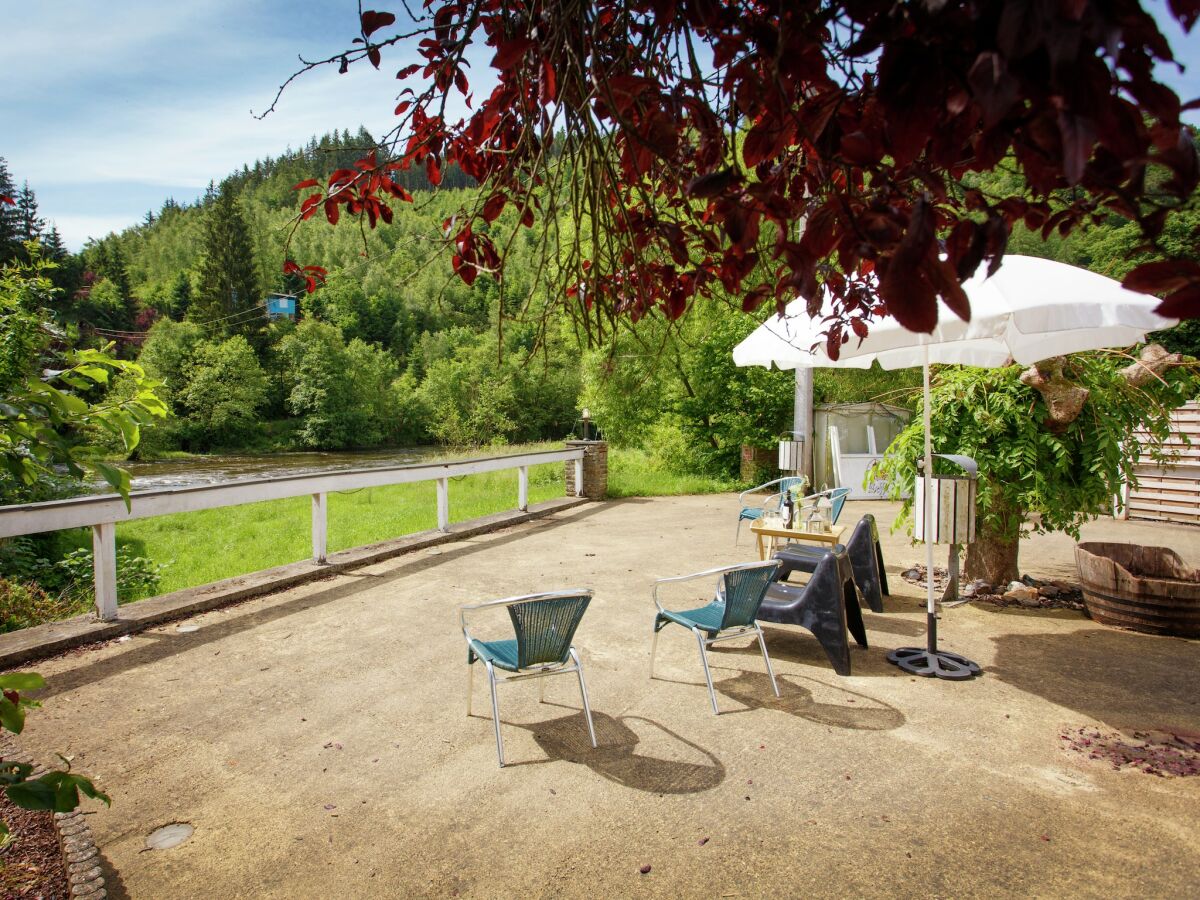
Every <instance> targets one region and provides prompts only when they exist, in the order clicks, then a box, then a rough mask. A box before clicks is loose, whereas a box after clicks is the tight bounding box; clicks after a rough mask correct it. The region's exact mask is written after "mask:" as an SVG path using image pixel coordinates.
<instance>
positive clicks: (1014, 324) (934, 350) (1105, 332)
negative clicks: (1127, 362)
mask: <svg viewBox="0 0 1200 900" xmlns="http://www.w3.org/2000/svg"><path fill="white" fill-rule="evenodd" d="M963 290H964V291H965V292H966V294H967V298H968V299H969V300H970V302H971V321H969V322H964V321H962V320H961V319H960V318H958V316H956V315H955V314H954V313H952V312H951V311H950V310H949V308H948V307H946V305H945V304H942V303H939V304H938V309H939V317H938V324H937V327H936V328H935V329H934V331H933V333H932V334H916V333H914V332H911V331H906V330H905V329H904V328H902V327H901V326H900V324H899V323H898V322H896V320H895V319H890V318H889V319H883V320H880V321H878V322H873V323H871V332H870V334H868V335H867V337H866V338H864V339H863V340H862V341H861V342H859V341H857V340H856V339H855V338H854V337H853V336H851V338H850V341H849V342H848V343H846V344H843V345H842V352H841V355H840V357H839V358H838V360H837V361H836V362H834V361H833V360H831V359H830V358H829V356H828V355H827V354H826V353H825V349H824V346H825V338H824V336H823V335H822V334H821V331H822V330H823V329H824V328H825V323H824V319H825V317H826V316H827V315H829V312H830V306H829V301H828V300H827V301H826V304H825V307H824V308H823V309H822V314H821V315H820V316H818V317H817V318H814V319H810V318H809V317H808V314H807V311H806V308H805V302H804V301H803V300H796V301H793V302H792V303H791V304H789V305H788V308H787V313H786V315H785V316H784V317H779V316H772V317H771V318H770V319H768V320H767V321H766V322H765V323H764V324H763V325H761V326H759V327H758V329H757V330H755V331H754V333H752V334H751V335H750V336H749V337H747V338H746V339H745V340H744V341H742V342H741V343H740V344H738V345H737V347H736V348H734V351H733V359H734V362H735V363H737V364H738V365H739V366H766V367H767V368H770V367H771V366H772V365H775V366H777V367H779V368H780V369H794V368H796V367H797V366H838V367H846V368H861V369H865V368H868V367H869V366H870V365H871V363H873V362H876V361H878V362H879V364H880V365H881V366H883V368H885V369H903V368H907V367H909V366H919V365H922V364H923V363H924V362H925V359H926V356H925V351H926V349H928V353H929V356H928V359H929V361H930V362H935V363H958V364H961V365H969V366H984V367H994V366H1002V365H1006V364H1007V363H1008V362H1009V360H1012V361H1015V362H1018V363H1022V364H1025V365H1027V364H1029V363H1034V362H1037V361H1038V360H1042V359H1048V358H1049V357H1052V356H1062V355H1064V354H1067V353H1077V352H1079V351H1082V350H1096V349H1099V348H1101V347H1127V346H1129V345H1130V344H1135V343H1137V342H1139V341H1141V340H1143V339H1144V338H1145V336H1146V333H1147V332H1150V331H1158V330H1160V329H1163V328H1170V327H1171V326H1172V325H1175V324H1177V322H1178V320H1177V319H1168V318H1165V317H1163V316H1160V315H1158V314H1157V313H1155V312H1154V308H1155V307H1156V306H1158V304H1159V303H1160V302H1161V301H1160V300H1159V299H1158V298H1157V297H1151V296H1149V295H1147V294H1138V293H1135V292H1134V291H1127V290H1125V288H1123V287H1121V285H1120V284H1119V283H1118V282H1116V281H1113V280H1112V279H1111V278H1105V277H1104V276H1103V275H1097V274H1096V273H1095V272H1089V271H1087V270H1086V269H1080V268H1077V267H1076V266H1069V265H1066V264H1065V263H1060V262H1054V261H1053V260H1049V259H1038V258H1036V257H1032V256H1006V257H1004V264H1003V265H1002V266H1001V267H1000V270H999V271H998V272H997V273H996V274H995V275H993V276H992V277H990V278H988V277H987V271H986V269H985V268H983V267H981V268H980V270H979V271H978V272H976V273H975V275H973V276H972V277H971V278H970V279H969V280H967V281H966V282H964V283H963ZM814 347H815V349H814Z"/></svg>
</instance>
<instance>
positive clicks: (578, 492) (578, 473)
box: [575, 457, 583, 497]
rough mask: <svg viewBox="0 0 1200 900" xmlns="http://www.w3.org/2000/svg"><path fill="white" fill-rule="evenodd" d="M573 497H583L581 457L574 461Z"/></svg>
mask: <svg viewBox="0 0 1200 900" xmlns="http://www.w3.org/2000/svg"><path fill="white" fill-rule="evenodd" d="M575 496H576V497H582V496H583V457H580V458H579V459H577V460H575Z"/></svg>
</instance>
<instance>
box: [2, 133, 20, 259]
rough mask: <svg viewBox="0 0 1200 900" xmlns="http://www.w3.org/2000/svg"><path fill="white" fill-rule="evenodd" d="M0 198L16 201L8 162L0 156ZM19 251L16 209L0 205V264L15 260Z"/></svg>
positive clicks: (7, 205)
mask: <svg viewBox="0 0 1200 900" xmlns="http://www.w3.org/2000/svg"><path fill="white" fill-rule="evenodd" d="M0 196H5V197H8V198H9V199H10V200H12V201H13V203H14V204H15V203H16V200H17V186H16V185H15V184H14V183H13V180H12V176H11V175H10V174H9V172H8V162H7V161H6V160H5V159H4V157H3V156H0ZM20 250H21V241H20V236H19V228H18V215H17V207H16V206H15V205H12V206H10V205H9V204H7V203H0V263H5V262H8V261H9V260H11V259H13V258H15V257H16V256H17V254H18V253H19V252H20Z"/></svg>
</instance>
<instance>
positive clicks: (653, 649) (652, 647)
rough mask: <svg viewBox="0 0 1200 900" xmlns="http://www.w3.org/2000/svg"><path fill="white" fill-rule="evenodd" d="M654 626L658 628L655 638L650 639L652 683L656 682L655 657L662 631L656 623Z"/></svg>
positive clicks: (655, 631)
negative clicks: (659, 634)
mask: <svg viewBox="0 0 1200 900" xmlns="http://www.w3.org/2000/svg"><path fill="white" fill-rule="evenodd" d="M654 624H655V626H656V627H655V629H654V637H653V638H651V639H650V680H651V681H653V680H654V657H655V654H657V653H658V633H659V631H660V629H659V628H658V627H657V625H658V623H657V622H655V623H654Z"/></svg>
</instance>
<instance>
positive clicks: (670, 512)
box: [20, 496, 1200, 898]
mask: <svg viewBox="0 0 1200 900" xmlns="http://www.w3.org/2000/svg"><path fill="white" fill-rule="evenodd" d="M735 509H736V506H735V504H734V501H733V500H732V498H731V497H728V496H717V497H683V498H666V499H655V500H623V501H616V502H608V503H603V504H589V505H586V506H582V507H577V508H575V509H570V510H565V511H561V512H558V513H555V514H554V515H553V516H551V517H549V518H546V519H541V520H538V521H535V522H532V523H529V524H527V525H521V526H517V527H514V528H510V529H507V530H505V531H501V532H497V533H493V534H487V535H481V536H475V537H471V538H468V539H466V540H463V541H461V542H458V543H453V544H447V545H444V546H440V547H436V548H432V549H429V550H425V551H421V552H418V553H414V554H410V555H406V556H401V557H398V558H395V559H391V560H387V561H384V562H380V563H376V564H374V565H370V566H367V567H364V568H361V569H358V570H356V571H353V572H349V573H343V574H338V575H336V576H335V577H332V578H330V579H327V580H324V581H320V582H314V583H309V584H304V585H301V586H298V587H294V588H292V589H289V590H285V591H282V592H280V593H277V594H273V595H270V596H266V597H260V598H256V599H252V600H248V601H246V602H244V603H242V604H240V605H236V606H233V607H229V608H226V609H222V610H217V611H213V612H208V613H205V614H203V615H199V616H196V617H194V618H192V619H189V620H185V621H184V622H183V623H176V624H170V625H166V626H161V627H159V628H157V629H152V630H150V631H147V632H144V633H142V634H138V635H134V636H133V637H132V638H130V639H128V640H124V641H120V642H113V643H110V644H107V645H104V646H101V647H98V648H95V649H87V650H82V651H75V652H73V653H70V654H67V655H64V656H61V657H58V658H56V659H52V660H47V661H43V662H42V663H39V664H37V665H36V666H33V667H32V668H36V669H37V670H38V671H41V672H42V673H43V674H45V675H46V676H47V678H48V680H49V687H48V688H47V690H46V691H44V692H43V696H42V697H41V700H42V701H43V703H44V708H43V709H41V710H39V711H37V712H36V713H35V714H34V715H32V716H31V717H30V720H29V727H28V729H27V730H26V732H25V734H24V735H23V736H22V737H21V739H20V741H21V744H22V745H23V746H24V747H25V748H26V749H29V750H31V751H33V752H35V753H37V754H39V755H41V756H43V757H46V758H50V754H52V753H53V752H54V751H61V752H63V753H64V754H66V755H67V756H69V757H70V758H71V759H72V760H73V763H74V765H75V766H76V767H77V768H78V769H79V770H80V771H83V772H86V773H88V774H91V775H93V776H95V777H96V778H97V780H98V781H99V782H100V783H101V785H102V786H103V787H104V788H105V789H106V790H108V791H109V792H110V793H111V794H112V796H113V806H112V808H111V809H105V808H103V807H98V806H95V805H94V804H93V805H90V807H89V808H90V809H92V810H93V811H94V814H93V815H91V816H90V817H89V819H90V822H91V826H92V829H93V831H94V833H95V835H96V839H97V843H98V845H99V847H100V849H101V852H102V854H103V855H104V858H105V865H106V870H107V872H108V875H109V891H110V896H125V895H127V896H131V897H136V898H150V897H185V896H213V897H240V896H264V897H321V896H409V895H434V896H450V895H458V896H487V897H516V896H529V895H532V896H551V895H553V896H568V897H584V896H627V895H628V896H643V895H644V896H651V895H657V894H666V895H680V896H698V895H704V896H709V897H720V896H724V897H737V896H814V895H815V896H834V895H856V896H892V895H896V894H900V893H905V894H915V895H919V896H945V895H957V896H1029V895H1050V894H1054V895H1059V896H1065V895H1074V896H1096V897H1099V896H1113V895H1118V896H1120V895H1134V894H1137V895H1140V896H1153V895H1180V896H1182V895H1187V894H1191V893H1194V891H1195V889H1196V880H1197V873H1198V872H1200V778H1190V779H1189V778H1155V777H1152V776H1149V775H1144V774H1140V773H1133V772H1116V771H1113V770H1112V769H1111V767H1108V766H1105V765H1102V764H1100V763H1096V762H1091V761H1087V760H1084V759H1082V758H1081V757H1078V756H1072V755H1068V753H1067V752H1065V751H1064V750H1063V749H1062V743H1063V742H1062V741H1061V740H1060V738H1059V734H1060V729H1062V728H1063V727H1073V726H1080V725H1103V726H1106V727H1111V728H1120V729H1127V730H1133V729H1146V728H1165V729H1167V730H1173V731H1175V732H1176V733H1180V732H1190V733H1193V734H1196V733H1200V666H1198V663H1200V642H1195V641H1184V640H1178V639H1173V638H1155V637H1147V636H1142V635H1136V634H1130V633H1124V632H1120V631H1114V630H1111V629H1107V628H1103V627H1100V626H1097V625H1095V624H1093V623H1092V622H1090V621H1089V620H1087V619H1086V618H1084V617H1083V616H1082V615H1080V614H1075V613H1071V612H1065V611H1024V610H1020V611H1006V610H998V609H996V608H994V607H987V606H979V607H976V606H973V605H968V606H964V607H960V608H957V609H954V610H950V611H948V612H947V613H946V615H945V616H944V618H943V624H942V630H943V643H944V644H945V645H946V646H947V647H949V648H950V649H954V650H957V651H959V652H962V653H965V654H967V655H969V656H971V657H973V658H974V659H976V660H977V661H979V662H980V663H982V664H983V665H984V667H985V675H984V677H982V678H981V679H979V680H977V681H975V682H971V683H966V684H950V683H944V682H931V681H925V680H919V679H913V678H910V677H908V676H906V675H903V674H901V673H900V672H899V671H898V670H897V669H896V668H895V667H893V666H890V665H888V664H887V663H886V661H885V660H884V654H885V653H886V652H887V651H888V650H889V649H891V648H893V647H897V646H901V645H906V644H912V643H914V642H919V641H921V640H922V639H923V638H922V635H923V622H922V608H921V600H920V596H919V592H918V590H917V589H916V588H914V587H913V586H911V585H908V584H906V583H905V582H903V581H902V580H901V579H900V578H899V577H898V572H899V571H900V570H901V569H903V568H906V567H907V566H908V565H909V564H911V563H912V562H915V561H916V560H917V559H918V557H919V556H920V551H919V549H918V548H913V547H911V546H908V545H907V541H906V540H905V539H903V538H902V537H901V536H898V535H897V536H892V535H890V534H889V533H888V528H889V526H890V523H891V519H892V517H893V516H894V514H895V510H896V507H895V506H894V505H890V504H850V505H849V506H848V507H847V510H846V512H845V513H844V520H845V521H847V522H853V521H854V520H855V519H856V518H857V516H858V515H860V514H861V513H862V512H864V511H871V512H874V513H875V514H876V516H877V517H878V518H879V519H880V522H881V525H882V526H883V531H884V536H885V546H884V553H885V557H886V560H887V563H888V569H889V574H890V577H891V585H892V590H893V597H892V598H891V600H888V601H885V602H886V605H887V612H886V614H884V615H873V614H871V613H870V612H867V611H864V617H865V619H866V622H867V629H868V634H869V637H870V641H871V648H870V649H869V650H861V649H857V648H856V649H855V650H854V651H853V661H854V662H853V664H854V675H853V676H852V677H849V678H839V677H838V676H837V675H836V674H834V672H833V671H832V669H831V668H830V666H829V664H828V662H827V660H826V659H825V657H824V655H823V654H822V652H821V651H820V648H819V647H818V645H817V643H816V641H815V640H814V639H813V638H812V637H811V636H810V635H809V634H808V633H807V632H804V631H801V630H799V629H791V628H784V627H778V626H767V632H768V645H769V647H770V650H771V653H772V657H773V660H774V662H775V666H776V671H777V673H778V674H779V676H780V685H781V688H782V690H783V698H782V699H781V700H776V699H775V698H774V697H773V696H772V695H771V692H770V687H769V683H768V681H767V678H766V675H765V673H764V671H763V668H762V660H761V657H759V656H758V655H757V649H756V648H755V647H752V646H749V642H747V645H746V646H741V645H738V644H734V645H732V646H731V645H724V647H723V648H721V649H715V650H714V651H713V652H712V654H711V659H712V663H713V667H714V668H713V675H714V679H715V680H716V681H717V683H718V691H719V694H718V696H719V699H720V702H721V704H722V708H723V710H725V711H727V714H725V715H722V716H720V717H714V716H713V715H712V714H711V712H710V711H709V708H708V698H707V695H706V692H705V690H704V687H703V675H702V672H701V669H700V662H699V659H698V658H697V650H696V645H695V641H694V640H693V639H692V638H691V636H690V635H688V634H687V633H686V632H684V631H683V630H682V629H674V630H668V631H667V632H664V635H663V639H662V641H661V642H660V647H659V678H658V679H657V680H654V681H651V680H649V679H648V678H647V668H646V667H647V661H648V654H649V646H650V625H651V619H652V609H653V606H652V604H651V601H650V585H651V582H652V580H653V577H654V576H659V575H676V574H683V573H686V572H690V571H696V570H699V569H703V568H707V567H710V566H714V565H720V564H724V563H731V562H737V561H743V560H746V559H749V558H751V557H752V555H753V545H752V541H751V540H750V539H749V538H748V537H747V536H746V535H743V538H742V544H741V546H740V547H739V548H737V549H735V548H734V547H733V546H732V544H731V539H732V536H733V526H734V515H733V512H734V510H735ZM1086 534H1087V536H1090V537H1093V538H1099V537H1112V538H1115V539H1119V540H1131V541H1142V542H1145V543H1160V544H1167V545H1170V546H1173V547H1175V548H1176V549H1178V550H1179V551H1180V552H1181V553H1182V554H1183V555H1184V556H1185V558H1189V559H1191V560H1194V561H1195V560H1200V529H1197V530H1191V529H1184V528H1178V527H1169V526H1158V525H1151V524H1137V523H1113V522H1100V523H1096V524H1095V525H1093V526H1090V527H1089V529H1088V530H1087V532H1086ZM1071 547H1072V542H1071V541H1070V540H1069V539H1067V538H1065V537H1060V536H1053V537H1048V538H1040V539H1036V540H1034V541H1031V542H1030V543H1029V545H1028V546H1027V547H1026V548H1024V549H1023V551H1022V552H1023V556H1024V560H1025V566H1024V567H1025V569H1026V570H1028V571H1030V572H1032V573H1034V574H1037V575H1040V576H1047V577H1062V576H1067V577H1071V576H1072V574H1073V562H1072V557H1071ZM577 585H589V586H592V587H594V588H595V590H596V598H595V601H594V602H593V604H592V607H591V609H590V610H589V611H588V614H587V615H586V617H585V618H584V620H583V624H582V626H581V627H580V630H579V632H578V635H577V640H576V643H577V645H578V646H579V648H580V650H581V652H582V654H583V658H584V663H585V666H586V673H587V677H588V682H589V688H590V691H591V696H592V706H593V710H594V713H595V720H596V730H597V736H598V738H599V740H600V744H601V746H600V749H598V750H592V749H591V747H590V746H589V745H588V741H587V735H586V730H585V728H584V724H583V719H582V715H581V713H580V711H579V698H578V692H577V690H576V689H575V687H574V684H573V682H572V681H571V680H570V679H569V678H567V677H562V678H558V679H550V680H549V682H548V684H547V695H546V696H547V701H548V702H547V703H546V704H544V705H541V704H539V703H538V702H537V687H536V685H534V684H532V683H526V684H521V685H510V686H507V687H506V688H502V694H501V712H502V716H503V720H504V723H505V725H504V733H505V740H506V750H507V755H508V758H509V762H510V765H509V767H508V768H506V769H503V770H501V769H499V768H498V767H497V765H496V755H495V745H494V742H493V737H492V725H491V722H490V719H489V718H488V717H487V710H488V708H489V707H488V703H487V702H486V679H483V678H477V679H476V690H477V692H478V693H477V694H476V700H477V702H476V705H475V709H476V712H477V715H476V717H474V718H471V719H468V718H466V717H465V688H466V666H465V664H464V663H465V652H464V647H463V643H462V638H461V636H460V633H459V631H458V628H457V619H456V607H457V605H458V604H460V603H463V602H470V601H475V600H480V599H486V598H491V597H500V596H505V595H508V594H515V593H523V592H527V591H532V590H542V589H551V588H555V587H568V586H577ZM698 592H699V589H698V588H697V589H695V590H693V591H692V593H691V594H690V595H689V594H676V595H675V596H676V597H677V599H678V602H680V603H683V602H686V601H687V600H689V599H694V598H695V597H696V596H697V594H698ZM506 622H507V618H506V617H504V616H503V614H502V613H501V619H500V624H501V625H505V624H506ZM181 625H182V627H183V628H184V629H190V628H191V626H197V628H196V629H195V630H181V627H180V626H181ZM176 821H181V822H190V823H191V824H193V825H194V826H195V828H196V831H195V834H194V836H193V837H192V838H191V840H189V841H188V842H187V843H185V844H183V845H182V846H180V847H178V848H176V849H173V850H168V851H148V852H140V851H142V849H143V847H144V839H145V836H146V834H147V833H148V832H150V831H151V830H152V829H154V828H155V827H157V826H160V825H163V824H166V823H170V822H176ZM706 839H707V840H706ZM647 865H649V866H651V870H650V871H649V873H647V874H641V873H640V872H639V869H640V868H641V867H643V866H647Z"/></svg>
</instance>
